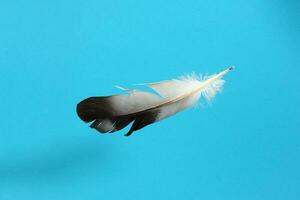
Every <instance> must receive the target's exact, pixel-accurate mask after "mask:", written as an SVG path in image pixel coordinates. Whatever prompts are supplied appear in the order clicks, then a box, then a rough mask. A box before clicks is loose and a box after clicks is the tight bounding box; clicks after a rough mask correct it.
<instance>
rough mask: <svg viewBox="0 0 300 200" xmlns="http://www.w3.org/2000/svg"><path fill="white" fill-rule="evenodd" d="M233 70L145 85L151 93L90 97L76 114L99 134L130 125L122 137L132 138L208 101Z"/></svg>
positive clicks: (79, 106) (129, 92)
mask: <svg viewBox="0 0 300 200" xmlns="http://www.w3.org/2000/svg"><path fill="white" fill-rule="evenodd" d="M232 69H233V67H229V68H228V69H226V70H224V71H222V72H220V73H217V74H214V75H211V76H197V75H195V74H192V75H189V76H183V77H181V78H179V79H173V80H166V81H161V82H155V83H146V84H142V85H145V86H147V87H149V88H151V89H152V90H154V91H155V92H156V93H157V94H155V93H154V92H153V93H151V92H147V91H143V90H129V89H125V88H122V87H120V86H116V87H117V88H119V89H121V90H123V91H125V92H126V94H122V95H112V96H105V97H89V98H87V99H85V100H83V101H81V102H80V103H78V104H77V114H78V116H79V117H80V119H82V120H83V121H84V122H92V124H91V125H90V127H91V128H94V129H96V130H98V131H99V132H101V133H112V132H115V131H118V130H121V129H123V128H125V127H126V126H127V125H129V124H130V123H131V122H133V124H132V126H131V128H130V129H129V131H128V132H127V133H126V134H125V136H129V135H131V134H132V133H133V132H134V131H137V130H139V129H141V128H143V127H145V126H147V125H149V124H152V123H155V122H158V121H160V120H163V119H165V118H167V117H170V116H172V115H174V114H176V113H177V112H179V111H182V110H184V109H186V108H188V107H191V106H193V105H195V104H196V102H197V101H198V100H199V99H200V97H201V96H203V97H204V98H205V99H206V100H207V101H211V100H212V99H213V98H214V97H215V95H216V94H217V92H218V91H220V90H221V89H222V86H223V84H224V82H225V81H224V80H222V77H223V76H224V75H225V74H226V73H228V72H229V71H230V70H232Z"/></svg>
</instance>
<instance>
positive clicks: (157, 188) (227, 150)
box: [0, 0, 300, 200]
mask: <svg viewBox="0 0 300 200" xmlns="http://www.w3.org/2000/svg"><path fill="white" fill-rule="evenodd" d="M299 8H300V4H299V1H296V0H295V1H293V0H285V1H283V0H252V1H240V0H228V1H221V0H216V1H196V0H188V1H187V0H181V1H178V0H176V1H174V0H172V1H171V0H169V1H159V0H156V1H154V0H152V1H138V0H85V1H84V0H81V1H78V0H77V1H74V0H72V1H71V0H69V1H58V0H51V1H35V0H27V1H8V0H2V1H1V2H0V27H1V29H0V69H1V70H0V89H1V90H0V92H1V94H0V111H1V115H0V125H1V126H0V128H1V129H0V130H1V131H0V132H1V133H0V199H1V200H17V199H22V200H27V199H29V200H38V199H39V200H40V199H43V200H47V199H49V200H50V199H51V200H53V199H61V200H68V199H70V200H77V199H78V200H81V199H107V200H110V199H122V200H125V199H126V200H127V199H143V200H148V199H149V200H153V199H155V200H160V199H164V200H165V199H174V200H175V199H180V200H181V199H189V200H199V199H205V200H212V199H214V200H220V199H226V200H227V199H228V200H229V199H230V200H235V199H236V200H240V199H243V200H253V199H255V200H282V199H286V200H298V199H300V189H299V187H300V171H299V169H300V159H299V158H300V128H299V124H300V117H299V114H300V112H299V111H300V109H299V102H300V90H299V87H300V79H299V75H298V74H299V73H300V65H299V64H300V60H299V58H300V56H299V52H300V37H299V33H300V23H299V19H300V14H299ZM230 65H236V70H234V71H233V72H232V73H230V74H228V75H227V76H226V77H225V79H226V80H227V83H226V84H225V88H224V91H223V92H222V93H221V94H219V95H218V96H217V98H216V99H215V101H214V102H213V103H212V105H204V106H202V108H199V109H189V110H187V111H185V112H183V113H180V114H178V115H176V116H175V117H173V118H170V119H168V120H165V121H163V122H160V123H157V124H154V125H151V126H148V127H146V128H145V129H143V130H141V131H139V132H136V133H135V134H134V135H133V136H132V137H129V138H128V137H123V134H124V133H125V132H126V131H122V132H119V133H116V134H111V135H101V134H97V133H96V132H95V131H94V130H92V129H90V128H88V125H87V124H84V123H83V122H82V121H80V120H79V118H78V117H77V115H76V112H75V106H76V103H78V102H79V101H80V100H82V99H84V98H86V97H88V96H94V95H110V94H113V93H117V92H119V91H118V90H117V89H115V88H114V87H113V85H115V84H117V85H121V86H125V87H129V86H130V84H133V83H141V82H152V81H160V80H164V79H169V78H175V77H177V76H180V75H182V74H185V73H190V72H193V71H194V72H197V73H214V72H218V71H220V70H223V69H224V68H226V67H228V66H230Z"/></svg>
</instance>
